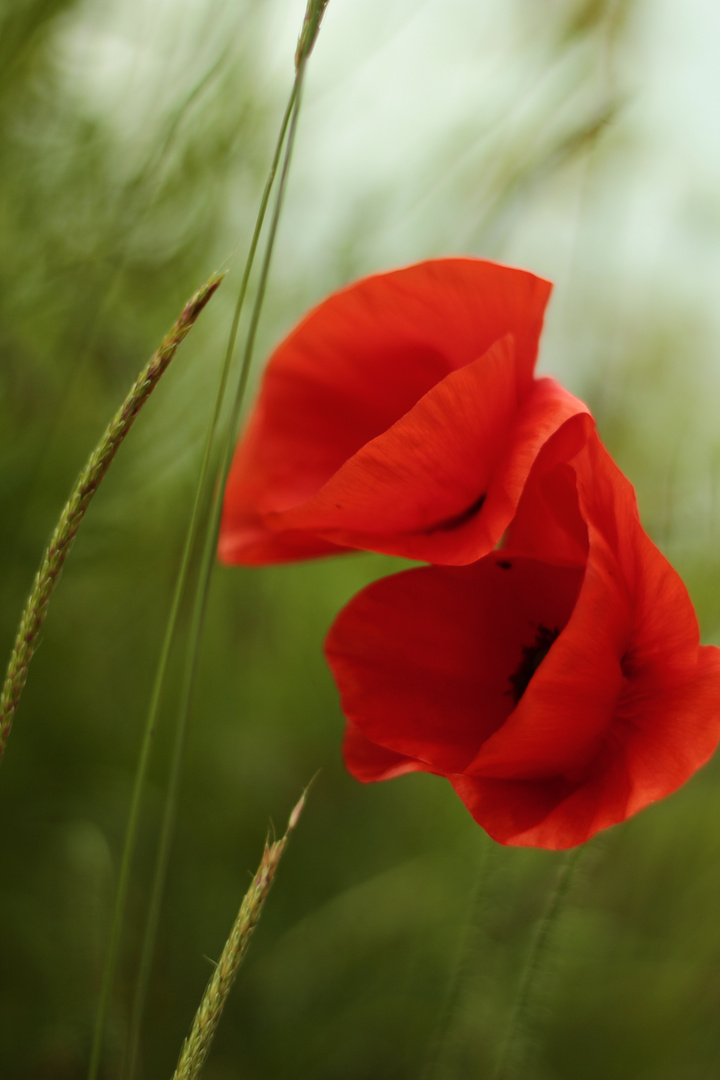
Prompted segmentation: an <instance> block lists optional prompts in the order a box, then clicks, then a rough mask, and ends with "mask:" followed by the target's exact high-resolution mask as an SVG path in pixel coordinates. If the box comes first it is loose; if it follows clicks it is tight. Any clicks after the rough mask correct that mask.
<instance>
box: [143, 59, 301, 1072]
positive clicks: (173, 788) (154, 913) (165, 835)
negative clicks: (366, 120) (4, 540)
mask: <svg viewBox="0 0 720 1080" xmlns="http://www.w3.org/2000/svg"><path fill="white" fill-rule="evenodd" d="M303 72H304V64H303V65H302V66H301V68H300V69H299V71H298V74H297V76H296V78H295V82H294V85H293V89H292V92H291V94H290V99H289V101H288V107H287V110H286V113H285V119H284V122H283V128H282V135H283V136H284V134H285V131H286V130H287V129H288V124H289V130H288V136H287V146H286V149H285V157H284V160H283V167H282V172H281V175H280V180H279V184H278V194H277V199H276V203H275V207H274V210H273V216H272V219H271V223H270V228H269V233H268V241H267V246H266V249H265V256H264V259H263V264H262V268H261V271H260V280H259V284H258V291H257V295H256V297H255V303H254V305H253V310H252V313H251V316H250V324H249V328H248V334H247V339H246V342H245V348H244V351H243V356H242V363H241V369H240V376H239V380H238V387H237V391H236V395H235V402H234V405H233V410H232V415H231V419H230V424H229V428H228V434H227V438H226V442H225V450H224V454H223V460H222V465H221V469H220V477H219V482H218V484H217V485H216V487H215V493H214V497H213V504H212V509H211V516H210V522H209V524H208V527H207V531H206V534H205V543H204V546H203V552H202V560H201V565H200V570H199V575H198V585H197V591H196V595H195V603H194V606H193V612H192V617H191V624H190V631H189V637H188V646H187V655H186V661H185V665H184V672H183V682H182V688H181V694H180V705H179V709H178V717H177V726H176V733H175V741H174V744H173V751H172V761H171V765H170V775H169V779H168V788H167V792H166V798H165V811H164V815H163V821H162V826H161V832H160V842H159V848H158V857H157V863H156V869H155V877H154V880H153V887H152V893H151V897H150V903H149V906H148V914H147V920H146V924H145V934H144V937H143V944H142V948H141V955H140V963H139V968H138V977H137V982H136V988H135V997H134V1000H133V1006H132V1013H131V1020H130V1032H129V1036H128V1053H129V1066H128V1070H127V1072H126V1077H127V1080H133V1077H134V1076H135V1073H136V1068H137V1060H138V1054H139V1046H140V1034H141V1029H142V1020H143V1015H144V1012H145V1002H146V999H147V989H148V985H149V980H150V972H151V968H152V961H153V956H154V952H155V940H156V937H157V928H158V923H159V919H160V909H161V905H162V896H163V892H164V888H165V879H166V877H167V866H168V861H169V857H170V847H171V844H172V837H173V833H174V828H175V814H176V808H177V797H178V790H179V785H180V778H181V774H182V762H183V757H184V752H185V741H186V735H187V722H188V715H189V711H190V701H191V698H192V691H193V685H194V680H195V672H196V668H197V661H198V655H199V646H200V638H201V636H202V629H203V625H204V620H205V609H206V605H207V596H208V591H209V585H210V577H211V574H212V568H213V565H214V556H215V548H216V546H217V534H218V528H219V522H220V513H221V510H222V492H223V490H224V487H225V481H226V479H227V474H228V472H229V470H230V463H231V461H232V451H233V446H234V438H235V433H236V429H237V425H238V419H239V415H240V411H241V409H242V402H243V398H244V394H245V389H246V387H247V381H248V376H249V373H250V366H251V361H252V353H253V346H254V342H255V335H256V331H257V326H258V322H259V318H260V310H261V308H262V303H263V299H264V295H265V288H266V285H267V278H268V273H269V269H270V260H271V256H272V251H273V247H274V243H275V236H276V233H277V227H278V222H279V218H280V210H281V207H282V200H283V194H284V189H285V184H286V179H287V173H288V167H289V163H290V157H291V152H292V145H293V142H294V139H295V130H296V125H297V115H298V110H299V105H300V91H301V87H302V78H303ZM281 147H282V139H281V140H280V141H279V142H278V156H279V152H280V150H281ZM276 163H277V158H276V162H275V163H274V165H276ZM273 175H274V172H273ZM267 193H268V195H269V190H267ZM266 204H267V200H266V199H265V205H266ZM254 241H255V246H256V238H254ZM253 254H254V247H253ZM246 286H247V281H246V279H245V278H244V279H243V286H242V287H241V290H242V291H243V295H244V289H245V288H246ZM237 313H238V314H239V307H238V311H237ZM237 325H238V320H237V318H236V319H235V320H234V322H233V326H232V329H231V334H230V339H229V341H228V350H227V357H228V358H229V357H230V356H231V355H232V352H233V349H234V345H235V339H236V335H237Z"/></svg>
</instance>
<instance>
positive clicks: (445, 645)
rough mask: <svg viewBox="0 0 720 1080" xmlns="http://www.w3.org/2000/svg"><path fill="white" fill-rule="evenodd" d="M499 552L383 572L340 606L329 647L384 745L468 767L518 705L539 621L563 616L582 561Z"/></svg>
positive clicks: (449, 768)
mask: <svg viewBox="0 0 720 1080" xmlns="http://www.w3.org/2000/svg"><path fill="white" fill-rule="evenodd" d="M500 556H502V553H498V555H490V556H487V557H486V558H485V559H481V560H480V561H479V562H477V563H474V564H473V565H472V566H470V567H463V568H457V569H456V568H442V567H425V568H421V569H417V570H409V571H405V572H404V573H401V574H395V575H393V576H392V577H389V578H384V579H383V580H381V581H378V582H375V583H374V584H373V585H371V586H369V587H368V588H367V589H365V590H363V592H361V593H360V594H359V595H358V596H356V597H355V598H354V599H353V600H352V601H351V602H350V604H349V605H348V606H347V607H346V608H345V609H344V610H343V611H342V612H341V613H340V615H339V616H338V618H337V620H336V622H335V624H334V625H333V627H332V629H331V631H330V634H329V635H328V639H327V642H326V647H325V651H326V656H327V659H328V662H329V664H330V667H331V668H332V671H333V674H334V676H335V681H336V682H337V685H338V688H339V690H340V694H341V699H342V707H343V712H344V714H345V716H346V717H347V718H348V720H349V721H350V722H351V723H352V724H353V725H355V726H356V727H357V728H359V729H360V730H361V731H362V732H363V734H364V735H365V736H366V737H367V738H369V739H370V740H371V741H373V742H375V743H377V744H378V745H380V746H382V747H385V748H386V749H388V750H392V751H394V752H395V753H398V754H402V755H404V756H405V757H408V758H412V759H415V760H418V761H422V762H425V763H426V766H427V767H429V769H430V771H436V770H439V771H441V772H444V773H445V772H459V771H461V770H462V769H464V768H465V767H466V766H467V765H468V764H469V763H470V762H471V761H472V759H473V758H474V757H475V755H476V754H477V751H478V749H479V747H480V745H481V744H482V742H483V741H484V740H485V739H487V738H488V737H489V736H490V735H491V734H492V732H493V731H495V730H497V728H498V727H499V726H500V725H501V724H502V723H503V722H504V721H505V720H506V718H507V716H508V714H509V713H510V712H511V711H512V709H513V707H514V697H513V685H512V681H511V676H512V675H513V673H514V672H515V671H516V669H517V668H518V665H519V663H520V662H521V659H522V656H523V650H524V649H525V648H526V647H527V646H528V644H530V643H531V642H532V641H533V639H534V636H535V633H536V629H537V626H538V625H539V624H544V625H545V626H548V627H554V626H560V627H561V626H563V625H564V624H565V622H566V621H567V619H568V617H569V615H570V612H571V611H572V608H573V605H574V603H575V600H576V597H577V593H578V589H579V587H580V583H581V581H582V570H580V569H578V568H574V567H558V566H552V565H546V564H541V563H538V562H536V561H535V560H531V559H512V560H509V559H506V558H504V557H500Z"/></svg>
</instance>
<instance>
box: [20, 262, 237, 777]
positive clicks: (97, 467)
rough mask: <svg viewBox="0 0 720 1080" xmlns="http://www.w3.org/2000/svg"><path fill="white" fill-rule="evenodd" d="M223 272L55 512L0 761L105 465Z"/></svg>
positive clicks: (141, 379) (23, 624)
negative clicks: (41, 635) (54, 598)
mask: <svg viewBox="0 0 720 1080" xmlns="http://www.w3.org/2000/svg"><path fill="white" fill-rule="evenodd" d="M223 276H224V275H217V274H215V275H213V276H212V277H211V278H210V279H209V280H208V281H207V282H206V283H205V284H204V285H203V286H202V288H201V289H200V290H199V291H198V292H197V293H196V294H195V296H193V298H192V299H191V300H189V301H188V303H187V304H186V305H185V307H184V308H183V311H182V314H181V315H180V317H179V318H178V320H177V322H176V323H175V325H174V326H173V327H172V329H171V330H170V331H169V333H168V334H166V336H165V337H164V338H163V340H162V342H161V344H160V347H159V348H158V349H157V351H156V352H155V353H154V354H153V356H152V357H151V359H150V360H149V362H148V363H147V365H146V366H145V367H144V368H143V370H142V371H141V372H140V374H139V375H138V377H137V379H136V380H135V383H134V384H133V386H132V389H131V390H130V393H129V394H128V396H127V397H126V398H125V401H124V402H123V404H122V405H121V407H120V409H119V410H118V411H117V413H116V414H115V416H114V417H113V419H112V420H111V421H110V423H109V425H108V427H107V428H106V429H105V433H104V434H103V437H102V438H101V440H100V442H99V443H98V445H97V446H96V447H95V449H94V450H93V452H92V454H91V455H90V458H89V460H88V462H87V464H86V465H85V468H84V469H83V470H82V472H81V473H80V476H79V477H78V479H77V481H76V483H75V487H74V488H73V490H72V493H71V495H70V498H69V499H68V501H67V503H66V504H65V506H64V508H63V511H62V513H61V514H60V520H59V521H58V523H57V525H56V526H55V531H54V532H53V534H52V536H51V538H50V543H49V544H48V546H47V548H46V550H45V554H44V555H43V560H42V562H41V564H40V569H39V570H38V572H37V574H36V575H35V581H34V582H33V587H32V589H31V591H30V595H29V596H28V599H27V602H26V604H25V610H24V611H23V614H22V618H21V619H20V625H19V627H18V631H17V636H16V638H15V644H14V646H13V650H12V653H11V656H10V662H9V664H8V669H7V674H6V676H5V683H4V686H3V690H2V695H0V760H2V757H3V755H4V753H5V747H6V744H7V740H8V737H9V735H10V730H11V728H12V723H13V719H14V717H15V713H16V711H17V707H18V703H19V701H20V697H21V695H22V692H23V689H24V687H25V683H26V681H27V674H28V667H29V665H30V661H31V660H32V657H33V653H34V652H35V647H36V645H37V639H38V635H39V633H40V628H41V627H42V624H43V622H44V621H45V616H46V615H47V610H48V605H49V603H50V597H51V596H52V594H53V591H54V589H55V586H56V584H57V581H58V578H59V576H60V572H61V570H62V568H63V564H64V562H65V559H66V558H67V555H68V552H69V550H70V547H71V546H72V542H73V540H74V539H75V535H76V533H77V531H78V529H79V528H80V523H81V521H82V519H83V518H84V516H85V514H86V512H87V509H88V507H89V505H90V502H91V501H92V497H93V495H94V494H95V492H96V491H97V489H98V487H99V485H100V483H101V481H102V479H103V477H104V476H105V474H106V472H107V471H108V469H109V468H110V464H111V462H112V460H113V458H114V457H115V454H116V453H117V451H118V449H119V448H120V444H121V443H122V442H123V440H124V439H125V437H126V435H127V433H128V432H129V430H130V428H131V427H132V425H133V423H134V422H135V418H136V417H137V415H138V413H139V412H140V410H141V409H142V407H143V405H144V404H145V402H146V401H147V399H148V398H149V396H150V394H151V393H152V392H153V390H154V389H155V387H156V386H157V384H158V381H159V380H160V377H161V376H162V375H163V373H164V372H165V371H166V370H167V367H168V365H169V363H170V361H171V360H172V358H173V357H174V355H175V353H176V352H177V349H178V346H179V345H180V343H181V341H182V340H183V339H184V338H185V337H186V336H187V334H188V333H189V332H190V330H191V329H192V327H193V325H194V324H195V321H196V320H197V318H198V316H199V314H200V312H201V311H202V309H203V308H204V307H205V305H206V304H207V302H208V300H209V299H210V297H211V296H212V295H213V293H214V292H215V290H216V289H217V287H218V286H219V284H220V282H221V281H222V278H223Z"/></svg>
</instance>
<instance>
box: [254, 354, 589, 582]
mask: <svg viewBox="0 0 720 1080" xmlns="http://www.w3.org/2000/svg"><path fill="white" fill-rule="evenodd" d="M513 353H514V350H513V344H512V341H511V339H510V338H504V339H503V340H502V341H500V342H498V343H497V344H496V345H494V346H493V347H492V348H491V349H490V350H489V351H488V352H487V353H486V354H485V356H483V357H481V358H480V359H479V360H476V361H475V362H474V363H472V364H469V365H467V366H466V367H464V368H462V369H460V370H459V371H455V372H453V373H452V374H450V375H448V376H447V377H446V378H445V379H443V380H442V381H441V382H439V383H438V384H437V385H436V386H434V387H433V388H432V390H430V391H428V393H427V394H425V396H424V397H423V398H421V399H420V401H419V402H418V403H417V405H415V407H414V408H413V409H411V410H410V411H409V412H408V413H407V414H406V415H405V416H403V417H402V418H401V419H400V420H398V421H397V422H396V423H395V424H393V425H392V427H391V428H390V429H389V430H388V431H386V432H384V433H383V434H382V435H379V436H378V437H377V438H376V439H373V440H372V441H371V442H369V443H368V444H367V445H366V446H364V447H362V449H361V450H359V451H358V452H357V453H356V454H355V455H354V456H353V457H351V458H350V459H349V461H348V462H346V464H345V465H343V466H342V468H340V469H339V470H338V472H337V473H336V474H335V475H334V476H333V477H332V478H331V479H330V480H329V481H328V483H327V484H326V485H325V486H324V487H323V488H322V490H321V491H320V493H319V494H318V495H317V496H316V497H315V498H314V499H311V500H309V501H308V502H306V503H304V504H303V505H302V506H301V507H298V508H297V509H296V510H290V511H288V512H286V513H284V514H275V515H267V518H266V520H267V521H268V523H269V524H271V525H272V527H273V528H275V529H278V530H281V529H282V528H291V529H293V530H295V531H301V530H303V531H306V532H308V533H311V534H312V535H314V536H319V537H322V538H324V539H326V540H332V541H333V542H334V543H336V544H338V545H340V546H345V547H359V548H369V549H371V550H373V551H382V552H384V553H386V554H390V555H402V556H405V557H406V558H410V559H418V560H423V561H427V562H433V563H444V564H455V565H462V564H464V563H469V562H474V561H475V560H477V559H478V558H481V557H482V556H483V555H486V554H487V553H488V551H491V550H492V548H493V547H494V546H495V545H496V543H497V542H498V540H499V538H500V536H501V535H502V533H503V532H504V530H505V529H506V528H507V526H508V524H509V522H510V520H511V518H512V516H513V513H514V511H515V508H516V506H517V503H518V500H519V498H520V495H521V492H522V488H523V485H524V483H525V481H526V479H527V474H528V472H529V471H530V467H531V465H532V462H533V459H534V457H535V456H536V455H537V453H538V451H539V450H540V448H541V446H542V445H543V443H544V442H545V441H546V439H547V438H548V437H549V436H550V435H551V434H552V433H553V431H555V430H557V428H558V427H559V426H560V425H561V424H562V423H564V422H565V420H567V418H568V417H569V416H572V415H574V414H576V413H578V412H580V411H583V410H585V406H584V405H583V404H582V402H580V401H578V399H577V398H575V397H573V395H572V394H569V393H568V392H567V391H566V390H564V389H563V388H562V387H561V386H560V385H559V384H558V383H556V382H555V381H554V380H552V379H540V380H538V381H537V382H536V383H535V384H534V385H533V388H532V390H531V392H530V394H529V396H528V398H527V400H526V402H525V404H524V405H523V406H522V407H521V409H520V411H519V416H518V397H517V379H516V372H515V365H514V362H513ZM508 433H510V439H509V442H508Z"/></svg>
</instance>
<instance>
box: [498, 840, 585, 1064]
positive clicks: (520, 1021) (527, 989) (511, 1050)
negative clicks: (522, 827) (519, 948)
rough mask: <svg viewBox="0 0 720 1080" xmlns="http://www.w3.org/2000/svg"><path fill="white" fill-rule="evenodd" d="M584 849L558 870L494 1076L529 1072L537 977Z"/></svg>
mask: <svg viewBox="0 0 720 1080" xmlns="http://www.w3.org/2000/svg"><path fill="white" fill-rule="evenodd" d="M584 850H585V849H584V848H583V847H576V848H572V849H571V850H570V851H568V852H567V853H566V855H565V857H564V859H563V862H562V864H561V866H560V869H559V871H558V874H557V877H556V880H555V885H554V887H553V890H552V892H551V893H550V896H549V897H548V901H547V904H546V907H545V910H544V912H543V914H542V916H541V918H540V922H539V923H538V925H537V929H536V931H535V937H534V939H533V943H532V946H531V948H530V953H529V955H528V958H527V962H526V964H525V967H524V969H523V973H522V975H521V978H520V984H519V986H518V992H517V996H516V998H515V1006H514V1008H513V1013H512V1018H511V1020H510V1024H509V1026H508V1030H507V1034H506V1036H505V1041H504V1043H503V1046H502V1050H501V1052H500V1058H499V1060H498V1064H497V1068H496V1070H495V1074H494V1077H493V1080H512V1078H513V1077H520V1076H522V1075H526V1074H524V1073H523V1070H522V1066H523V1064H524V1060H525V1056H526V1046H527V1041H528V1032H529V1029H530V1028H531V1026H532V1024H531V1020H532V1013H533V1006H534V999H535V988H536V984H537V980H538V977H539V976H540V975H541V974H542V972H543V970H544V968H543V965H544V961H545V959H546V951H547V947H548V944H549V941H550V938H551V935H552V931H553V929H554V927H555V925H556V923H557V920H558V917H559V915H560V913H561V911H562V909H563V906H564V903H565V900H566V899H567V896H568V893H569V891H570V886H571V884H572V881H573V878H574V876H575V871H576V869H577V865H578V862H579V860H580V857H581V854H582V852H584Z"/></svg>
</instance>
